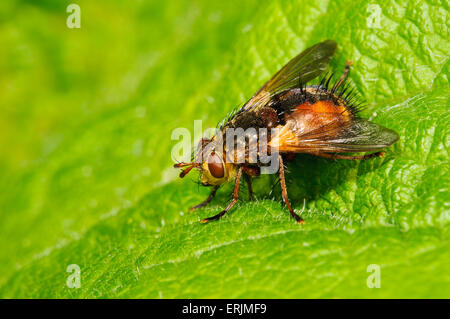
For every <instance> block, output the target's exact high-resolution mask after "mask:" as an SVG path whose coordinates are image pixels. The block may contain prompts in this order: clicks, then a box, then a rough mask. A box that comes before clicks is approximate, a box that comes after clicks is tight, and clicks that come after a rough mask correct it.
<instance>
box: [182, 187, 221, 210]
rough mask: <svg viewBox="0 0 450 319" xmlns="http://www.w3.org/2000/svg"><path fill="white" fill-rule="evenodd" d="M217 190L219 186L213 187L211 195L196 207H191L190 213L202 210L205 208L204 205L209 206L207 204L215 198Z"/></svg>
mask: <svg viewBox="0 0 450 319" xmlns="http://www.w3.org/2000/svg"><path fill="white" fill-rule="evenodd" d="M217 189H219V186H214V187H213V189H212V191H211V193H210V194H209V196H208V198H207V199H205V200H204V201H203V202H201V203H200V204H198V205H195V206H192V207H191V208H189V211H190V212H193V211H194V210H196V209H198V208H202V207H205V206H206V205H208V204H209V202H210V201H211V200H212V199H213V198H214V196H216V191H217Z"/></svg>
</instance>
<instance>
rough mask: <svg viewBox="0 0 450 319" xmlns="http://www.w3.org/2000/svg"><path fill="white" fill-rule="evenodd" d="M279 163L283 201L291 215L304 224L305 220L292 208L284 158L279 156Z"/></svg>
mask: <svg viewBox="0 0 450 319" xmlns="http://www.w3.org/2000/svg"><path fill="white" fill-rule="evenodd" d="M278 161H279V163H280V169H279V173H280V185H281V196H282V197H283V201H284V203H285V204H286V206H287V208H288V209H289V213H291V216H292V217H293V218H294V219H295V220H296V221H297V223H299V224H303V223H304V222H305V221H304V220H303V218H301V217H300V216H298V215H297V214H296V213H295V212H294V210H293V209H292V207H291V203H290V202H289V198H288V193H287V188H286V181H285V179H284V165H283V158H282V157H281V155H278Z"/></svg>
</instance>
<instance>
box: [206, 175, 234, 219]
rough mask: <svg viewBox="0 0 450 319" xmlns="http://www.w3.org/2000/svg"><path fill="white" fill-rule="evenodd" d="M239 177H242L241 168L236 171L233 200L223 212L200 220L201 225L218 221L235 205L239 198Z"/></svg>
mask: <svg viewBox="0 0 450 319" xmlns="http://www.w3.org/2000/svg"><path fill="white" fill-rule="evenodd" d="M241 176H242V167H239V171H238V173H237V177H236V182H235V184H234V192H233V199H232V200H231V202H230V203H229V204H228V206H227V207H226V208H225V209H224V210H223V211H221V212H220V213H218V214H217V215H214V216H211V217H208V218H204V219H202V220H201V223H203V224H204V223H207V222H210V221H212V220H216V219H220V218H221V217H222V216H223V215H225V214H226V213H227V212H228V211H229V210H230V209H231V208H232V207H233V206H234V205H235V204H236V202H237V200H238V198H239V186H240V184H241Z"/></svg>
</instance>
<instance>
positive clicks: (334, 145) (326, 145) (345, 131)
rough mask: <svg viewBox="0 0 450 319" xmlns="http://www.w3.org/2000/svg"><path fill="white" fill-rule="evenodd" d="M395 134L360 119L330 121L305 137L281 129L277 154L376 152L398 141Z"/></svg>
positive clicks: (293, 131) (292, 131) (304, 135)
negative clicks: (278, 152)
mask: <svg viewBox="0 0 450 319" xmlns="http://www.w3.org/2000/svg"><path fill="white" fill-rule="evenodd" d="M398 138H399V136H398V134H397V133H396V132H395V131H393V130H390V129H388V128H385V127H383V126H381V125H378V124H375V123H372V122H369V121H367V120H364V119H359V118H354V119H352V120H350V121H346V122H342V121H339V120H338V121H334V122H331V123H329V124H327V125H325V126H323V127H319V128H317V129H315V130H313V131H310V132H307V133H305V134H300V135H299V134H296V132H295V130H290V129H289V128H285V132H284V133H283V132H282V135H280V136H279V137H278V138H277V141H278V145H276V146H278V147H279V151H280V152H295V153H312V154H314V153H347V152H348V153H354V152H370V151H378V150H381V149H383V148H386V147H389V146H391V145H392V144H394V143H395V142H396V141H397V140H398Z"/></svg>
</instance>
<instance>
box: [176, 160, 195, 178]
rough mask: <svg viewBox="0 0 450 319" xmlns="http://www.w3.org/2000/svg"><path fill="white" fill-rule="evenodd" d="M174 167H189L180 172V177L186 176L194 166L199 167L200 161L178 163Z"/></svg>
mask: <svg viewBox="0 0 450 319" xmlns="http://www.w3.org/2000/svg"><path fill="white" fill-rule="evenodd" d="M173 167H174V168H181V167H187V168H185V169H183V170H182V171H181V173H180V178H183V177H185V176H186V175H187V174H188V173H189V172H190V171H191V170H192V169H193V168H194V167H197V168H199V167H200V164H199V163H195V162H192V163H177V164H175V165H174V166H173Z"/></svg>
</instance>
